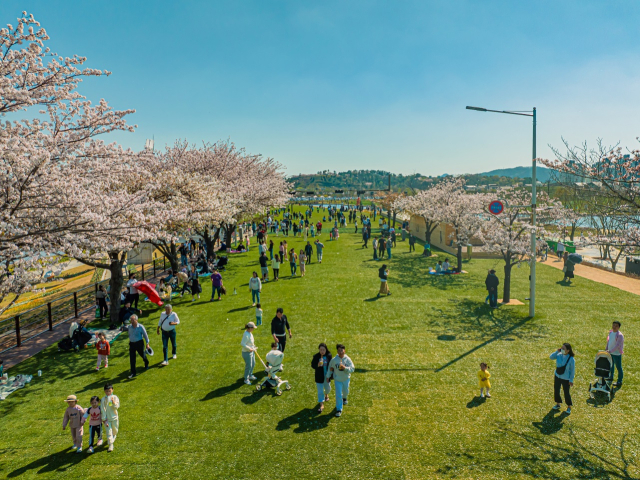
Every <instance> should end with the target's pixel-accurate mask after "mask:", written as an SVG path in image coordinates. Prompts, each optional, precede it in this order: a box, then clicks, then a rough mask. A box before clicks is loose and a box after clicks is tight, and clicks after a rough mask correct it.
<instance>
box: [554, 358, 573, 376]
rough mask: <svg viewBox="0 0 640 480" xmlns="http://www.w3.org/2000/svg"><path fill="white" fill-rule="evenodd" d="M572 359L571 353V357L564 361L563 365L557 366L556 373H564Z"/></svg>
mask: <svg viewBox="0 0 640 480" xmlns="http://www.w3.org/2000/svg"><path fill="white" fill-rule="evenodd" d="M570 360H571V355H569V358H568V359H567V361H566V362H564V365H563V366H562V367H556V374H558V375H564V371H565V370H566V369H567V364H568V363H569V361H570Z"/></svg>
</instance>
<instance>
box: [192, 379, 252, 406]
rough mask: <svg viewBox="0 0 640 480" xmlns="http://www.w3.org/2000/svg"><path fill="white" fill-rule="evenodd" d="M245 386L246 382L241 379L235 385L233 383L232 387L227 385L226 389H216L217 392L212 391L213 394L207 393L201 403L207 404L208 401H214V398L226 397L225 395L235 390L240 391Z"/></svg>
mask: <svg viewBox="0 0 640 480" xmlns="http://www.w3.org/2000/svg"><path fill="white" fill-rule="evenodd" d="M243 385H244V380H243V379H242V378H240V379H238V380H237V381H236V382H235V383H232V384H231V385H227V386H225V387H220V388H216V389H215V390H212V391H211V392H209V393H207V394H206V395H205V396H204V398H201V399H200V401H201V402H206V401H207V400H212V399H214V398H220V397H224V396H225V395H228V394H229V393H231V392H233V391H234V390H237V389H239V388H240V387H242V386H243Z"/></svg>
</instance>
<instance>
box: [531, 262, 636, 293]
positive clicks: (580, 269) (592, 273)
mask: <svg viewBox="0 0 640 480" xmlns="http://www.w3.org/2000/svg"><path fill="white" fill-rule="evenodd" d="M541 263H544V264H545V265H549V266H550V267H554V268H557V269H558V270H562V267H563V266H564V263H563V262H562V261H559V260H558V258H557V257H551V255H549V258H548V259H547V261H546V262H541ZM573 273H574V275H576V276H578V277H583V278H588V279H589V280H593V281H594V282H599V283H604V284H605V285H610V286H612V287H616V288H619V289H620V290H624V291H625V292H630V293H635V294H636V295H640V280H638V279H635V278H631V277H626V276H624V275H620V274H617V273H613V272H607V271H604V270H600V269H599V268H594V267H589V266H587V265H580V264H579V265H576V268H575V270H574V272H573Z"/></svg>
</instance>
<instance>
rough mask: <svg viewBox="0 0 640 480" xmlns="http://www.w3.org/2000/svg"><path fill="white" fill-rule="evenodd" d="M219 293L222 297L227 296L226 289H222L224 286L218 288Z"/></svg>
mask: <svg viewBox="0 0 640 480" xmlns="http://www.w3.org/2000/svg"><path fill="white" fill-rule="evenodd" d="M220 293H221V294H222V295H226V294H227V289H226V288H224V285H223V286H221V287H220Z"/></svg>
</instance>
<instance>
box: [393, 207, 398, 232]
mask: <svg viewBox="0 0 640 480" xmlns="http://www.w3.org/2000/svg"><path fill="white" fill-rule="evenodd" d="M397 214H398V212H396V211H395V210H394V211H393V228H396V215H397Z"/></svg>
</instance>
